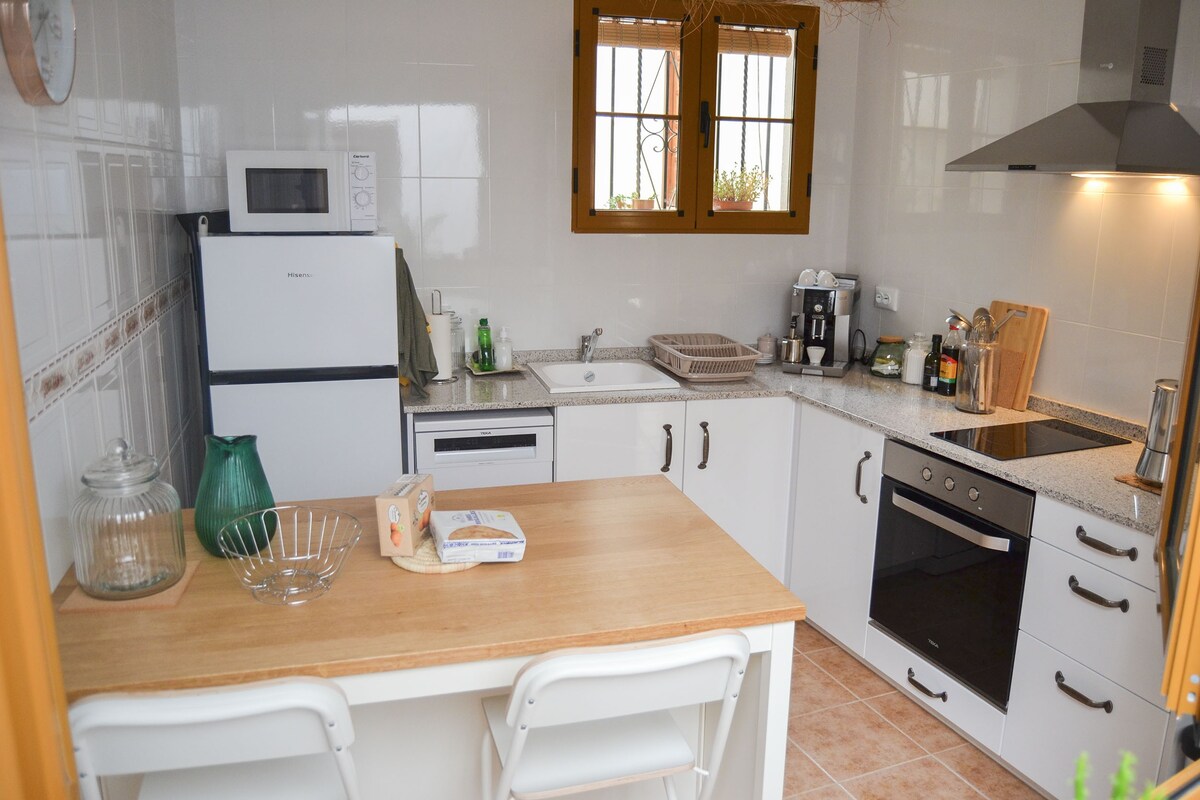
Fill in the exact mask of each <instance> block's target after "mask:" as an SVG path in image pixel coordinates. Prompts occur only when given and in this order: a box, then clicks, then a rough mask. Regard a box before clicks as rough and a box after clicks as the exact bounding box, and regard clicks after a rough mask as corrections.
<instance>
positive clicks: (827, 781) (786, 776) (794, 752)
mask: <svg viewBox="0 0 1200 800" xmlns="http://www.w3.org/2000/svg"><path fill="white" fill-rule="evenodd" d="M832 785H833V779H832V778H830V777H829V776H828V775H826V774H825V773H824V772H823V771H822V770H821V768H820V767H818V766H817V765H816V764H815V763H814V762H813V760H812V759H811V758H809V757H808V756H806V755H804V753H802V752H800V748H799V747H797V746H796V745H794V744H792V743H790V742H789V743H788V748H787V761H786V762H785V763H784V767H783V796H784V797H791V796H793V795H797V794H802V793H804V792H807V791H810V790H812V789H816V788H817V787H820V786H832Z"/></svg>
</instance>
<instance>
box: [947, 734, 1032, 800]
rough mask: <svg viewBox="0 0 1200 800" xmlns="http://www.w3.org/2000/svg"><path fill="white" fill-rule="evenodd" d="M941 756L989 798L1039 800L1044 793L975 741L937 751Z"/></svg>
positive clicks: (949, 765)
mask: <svg viewBox="0 0 1200 800" xmlns="http://www.w3.org/2000/svg"><path fill="white" fill-rule="evenodd" d="M937 759H938V760H939V761H941V762H942V763H943V764H945V765H946V766H948V767H949V768H950V769H952V770H954V771H955V772H957V773H958V774H959V775H961V776H962V777H963V778H964V779H965V780H966V781H967V783H969V784H971V785H972V786H974V787H975V788H976V789H978V790H979V791H980V792H981V793H983V794H984V795H985V796H986V797H987V798H988V800H1039V798H1041V795H1040V794H1038V793H1037V792H1036V791H1034V790H1033V789H1032V788H1030V787H1029V786H1027V785H1026V784H1025V783H1024V781H1022V780H1021V779H1020V778H1018V777H1017V776H1016V775H1013V774H1012V773H1011V772H1009V771H1008V770H1006V769H1005V768H1004V767H1002V766H1000V765H999V764H997V763H996V762H995V761H993V760H992V759H991V758H990V757H988V756H987V755H986V754H985V753H983V752H982V751H980V750H979V749H978V748H976V747H975V746H974V745H972V744H964V745H962V746H961V747H955V748H954V749H952V750H947V751H945V752H942V753H938V754H937Z"/></svg>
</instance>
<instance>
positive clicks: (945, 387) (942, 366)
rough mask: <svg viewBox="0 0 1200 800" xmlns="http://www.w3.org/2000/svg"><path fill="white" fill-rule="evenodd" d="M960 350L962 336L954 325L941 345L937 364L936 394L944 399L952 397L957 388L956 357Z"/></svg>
mask: <svg viewBox="0 0 1200 800" xmlns="http://www.w3.org/2000/svg"><path fill="white" fill-rule="evenodd" d="M961 348H962V335H961V334H960V333H959V332H958V328H957V327H955V326H954V325H951V326H950V333H949V334H948V335H947V336H946V341H945V342H943V343H942V358H941V361H940V362H939V364H938V385H937V392H938V394H940V395H945V396H946V397H953V396H954V392H955V390H956V389H957V388H958V356H959V351H960V349H961Z"/></svg>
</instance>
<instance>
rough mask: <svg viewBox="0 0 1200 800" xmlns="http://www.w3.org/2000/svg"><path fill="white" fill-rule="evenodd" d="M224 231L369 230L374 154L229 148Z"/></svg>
mask: <svg viewBox="0 0 1200 800" xmlns="http://www.w3.org/2000/svg"><path fill="white" fill-rule="evenodd" d="M225 166H226V174H227V175H228V184H229V230H231V231H233V232H234V233H372V232H374V231H375V230H376V229H377V228H378V226H379V220H378V211H377V208H376V204H375V195H376V192H375V172H376V170H375V154H374V153H362V152H357V153H347V152H344V151H342V152H338V151H325V150H230V151H229V152H227V153H226V154H225Z"/></svg>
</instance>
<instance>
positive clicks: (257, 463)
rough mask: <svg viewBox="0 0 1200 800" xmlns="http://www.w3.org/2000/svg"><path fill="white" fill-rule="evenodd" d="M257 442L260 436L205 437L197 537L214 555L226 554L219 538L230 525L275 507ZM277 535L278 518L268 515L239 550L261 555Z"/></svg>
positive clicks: (197, 506)
mask: <svg viewBox="0 0 1200 800" xmlns="http://www.w3.org/2000/svg"><path fill="white" fill-rule="evenodd" d="M257 442H258V437H257V436H205V437H204V471H203V472H202V473H201V474H200V488H199V489H198V490H197V492H196V536H197V537H198V538H199V539H200V544H202V545H204V549H205V550H207V551H208V552H210V553H212V554H213V555H214V556H224V555H225V554H224V553H222V552H221V548H220V547H219V546H218V545H217V536H218V534H220V532H221V528H222V527H224V526H225V524H226V523H227V522H230V521H231V520H234V519H236V518H237V517H240V516H242V515H243V514H249V513H251V512H254V511H261V510H263V509H264V508H271V507H272V506H274V505H275V498H274V497H273V496H272V495H271V487H270V485H268V483H267V476H266V473H264V472H263V466H262V461H261V460H260V459H259V457H258V444H257ZM274 535H275V517H274V515H265V518H264V519H262V520H259V521H258V522H257V526H256V527H255V528H254V530H253V536H252V537H251V538H250V539H246V538H244V537H243V538H241V539H240V540H239V542H240V543H241V544H240V545H239V547H238V549H239V550H243V549H244V550H245V552H258V551H259V550H260V549H262V548H263V547H266V545H267V542H269V541H270V540H271V537H272V536H274Z"/></svg>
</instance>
